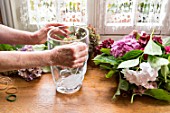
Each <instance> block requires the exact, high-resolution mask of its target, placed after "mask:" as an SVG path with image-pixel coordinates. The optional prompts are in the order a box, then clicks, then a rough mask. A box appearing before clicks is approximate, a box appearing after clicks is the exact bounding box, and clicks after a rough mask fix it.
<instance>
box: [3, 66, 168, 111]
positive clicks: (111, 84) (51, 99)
mask: <svg viewBox="0 0 170 113" xmlns="http://www.w3.org/2000/svg"><path fill="white" fill-rule="evenodd" d="M105 74H106V71H104V70H100V69H98V68H92V67H90V66H88V70H87V73H86V75H85V79H84V81H83V87H82V88H81V90H80V91H78V92H77V93H75V94H72V95H63V94H60V93H57V92H56V90H55V86H54V83H53V81H52V77H51V74H45V75H43V76H42V77H41V78H40V79H37V80H34V81H31V82H26V81H24V80H23V79H21V78H18V77H13V78H12V79H13V80H14V83H13V84H14V85H15V86H17V87H18V89H19V90H18V93H17V100H16V101H15V102H8V101H6V100H5V97H6V96H7V94H5V91H1V93H0V113H170V104H168V103H165V102H162V101H159V100H155V99H152V98H150V97H135V102H134V103H133V104H130V98H129V97H127V98H125V97H118V98H117V99H116V100H115V101H113V100H112V99H111V98H112V96H113V94H114V93H115V91H116V87H117V83H116V80H115V78H113V79H106V78H105V77H104V75H105Z"/></svg>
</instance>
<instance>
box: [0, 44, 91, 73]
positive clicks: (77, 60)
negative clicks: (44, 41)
mask: <svg viewBox="0 0 170 113" xmlns="http://www.w3.org/2000/svg"><path fill="white" fill-rule="evenodd" d="M87 54H88V51H87V46H86V44H84V43H80V42H79V43H72V44H67V45H63V46H58V47H55V48H54V49H52V50H46V51H35V52H23V51H22V52H21V51H0V72H3V71H10V70H18V69H24V68H32V67H37V66H38V67H41V66H50V65H60V66H64V67H73V68H75V67H80V66H82V65H83V63H84V61H85V60H86V57H87Z"/></svg>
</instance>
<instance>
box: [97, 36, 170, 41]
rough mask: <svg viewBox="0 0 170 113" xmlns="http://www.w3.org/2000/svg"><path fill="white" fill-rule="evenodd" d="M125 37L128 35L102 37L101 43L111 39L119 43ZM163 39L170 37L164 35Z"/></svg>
mask: <svg viewBox="0 0 170 113" xmlns="http://www.w3.org/2000/svg"><path fill="white" fill-rule="evenodd" d="M124 36H126V35H101V38H100V41H103V40H106V39H109V38H111V39H113V40H115V41H117V40H120V39H122V38H123V37H124ZM162 37H163V38H167V37H170V36H167V35H162Z"/></svg>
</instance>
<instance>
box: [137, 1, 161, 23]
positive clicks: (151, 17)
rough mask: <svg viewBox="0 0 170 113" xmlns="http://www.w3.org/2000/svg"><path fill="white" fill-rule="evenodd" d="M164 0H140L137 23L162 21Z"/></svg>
mask: <svg viewBox="0 0 170 113" xmlns="http://www.w3.org/2000/svg"><path fill="white" fill-rule="evenodd" d="M162 3H163V0H139V2H138V10H137V19H136V20H137V23H138V24H140V23H145V24H146V23H148V24H149V23H150V24H151V23H152V24H153V23H155V24H159V23H160V17H161V16H160V15H161V7H162Z"/></svg>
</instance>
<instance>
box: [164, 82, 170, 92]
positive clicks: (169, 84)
mask: <svg viewBox="0 0 170 113" xmlns="http://www.w3.org/2000/svg"><path fill="white" fill-rule="evenodd" d="M165 89H166V90H168V91H170V82H168V83H166V84H165Z"/></svg>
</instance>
